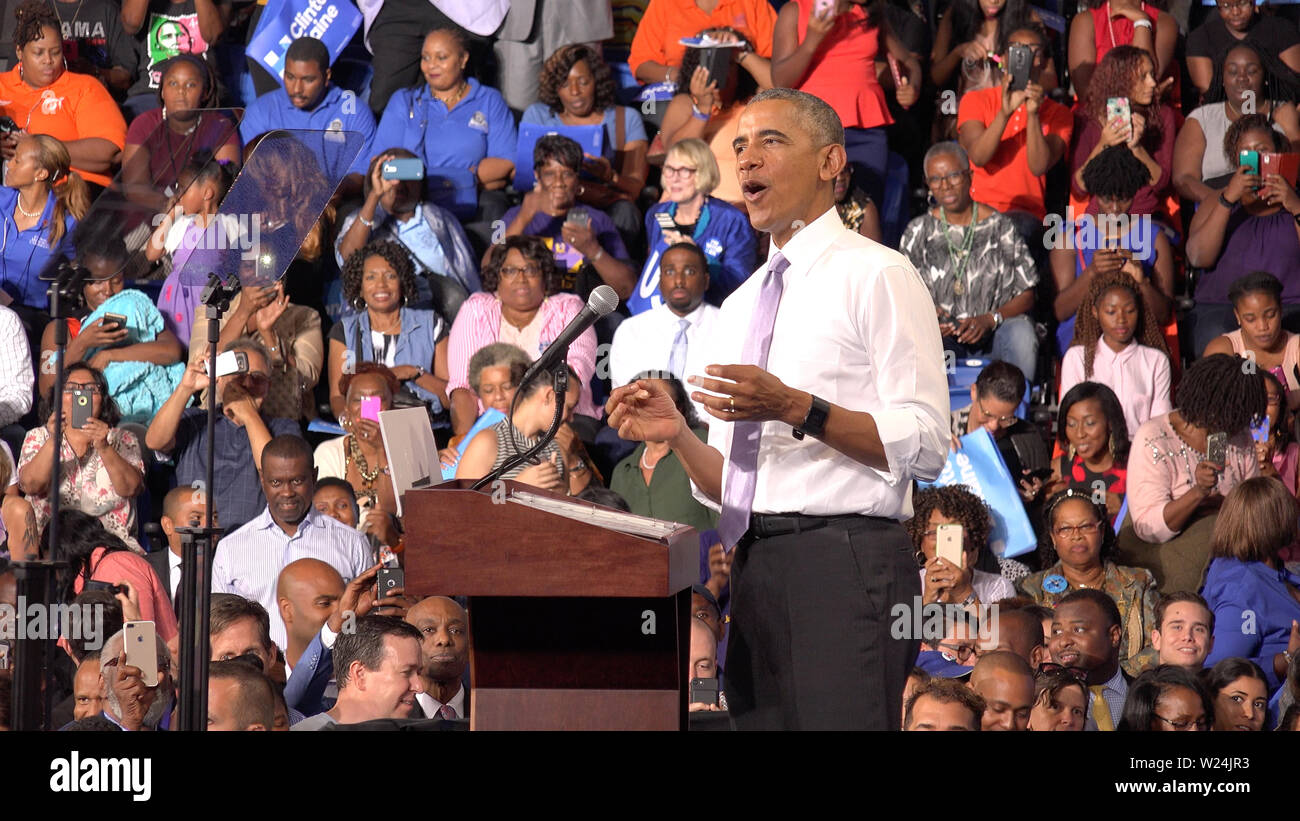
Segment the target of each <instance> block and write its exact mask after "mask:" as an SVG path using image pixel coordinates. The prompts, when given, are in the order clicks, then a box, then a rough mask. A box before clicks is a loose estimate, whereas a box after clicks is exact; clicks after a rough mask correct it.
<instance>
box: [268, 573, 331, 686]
mask: <svg viewBox="0 0 1300 821" xmlns="http://www.w3.org/2000/svg"><path fill="white" fill-rule="evenodd" d="M342 595H343V577H342V576H340V575H339V572H338V571H337V570H335V569H334V568H333V567H332V566H330V565H329V564H327V563H326V562H322V561H321V560H320V559H298V560H297V561H293V562H289V564H287V565H285V566H284V570H281V571H280V577H279V578H278V579H277V580H276V584H275V596H276V603H277V605H278V606H279V608H280V618H281V619H282V620H283V621H284V628H285V632H286V634H287V636H288V646H287V647H286V648H285V651H284V658H285V661H286V662H288V664H289V667H290V668H291V669H292V668H293V667H294V666H295V665H296V664H297V663H298V659H300V658H302V654H303V651H305V650H306V649H307V645H309V644H311V640H312V639H314V638H315V637H316V634H317V633H319V632H320V629H321V625H323V624H325V622H326V621H327V620H328V619H329V617H330V613H331V612H333V610H334V603H335V602H337V601H338V600H339V598H340V597H341V596H342Z"/></svg>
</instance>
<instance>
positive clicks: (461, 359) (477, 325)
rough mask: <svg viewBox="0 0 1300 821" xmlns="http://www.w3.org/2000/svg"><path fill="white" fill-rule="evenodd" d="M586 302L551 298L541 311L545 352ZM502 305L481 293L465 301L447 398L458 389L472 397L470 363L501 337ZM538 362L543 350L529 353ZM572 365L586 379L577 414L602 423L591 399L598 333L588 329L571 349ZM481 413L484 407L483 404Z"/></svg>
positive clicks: (450, 348)
mask: <svg viewBox="0 0 1300 821" xmlns="http://www.w3.org/2000/svg"><path fill="white" fill-rule="evenodd" d="M582 306H583V302H582V300H581V299H580V298H579V297H578V296H577V295H576V294H555V295H553V296H549V297H547V298H546V299H545V300H544V301H543V302H542V307H541V308H540V309H539V310H540V311H541V315H542V332H541V348H543V349H544V348H545V347H546V346H547V345H549V344H551V342H552V341H554V339H555V338H556V337H557V336H559V335H560V332H561V331H563V330H564V326H566V325H568V324H569V322H570V320H572V319H573V318H574V317H575V316H577V315H578V313H579V312H580V311H581V310H582ZM501 321H502V320H501V301H500V300H499V299H497V297H496V294H490V293H477V294H473V295H471V296H470V298H469V299H467V300H465V304H463V305H461V306H460V312H459V313H457V314H456V322H455V324H453V325H452V326H451V339H450V340H449V341H448V343H447V359H448V363H447V365H448V369H449V371H450V377H451V378H450V380H449V381H448V382H447V394H448V395H449V396H450V395H451V392H452V391H454V390H456V389H457V388H464V389H465V390H467V391H470V392H471V393H472V392H473V390H472V389H471V388H470V386H469V359H470V357H471V356H473V355H474V354H475V353H476V352H477V351H478V350H479V349H480V348H482V347H483V346H484V345H491V344H492V343H493V342H496V341H497V340H498V338H499V337H500V336H501ZM527 353H528V355H529V356H530V357H532V358H533V359H536V358H537V357H538V355H539V354H541V351H540V350H536V351H528V352H527ZM569 365H571V366H572V367H573V369H574V370H575V371H577V372H578V376H579V377H581V378H582V393H581V394H580V395H579V397H578V406H577V408H575V409H574V410H575V412H577V413H582V414H586V415H588V416H594V417H595V418H597V419H599V418H600V416H601V413H600V409H599V408H597V407H596V403H595V401H594V400H593V399H592V398H591V375H592V374H593V373H595V371H596V332H595V331H594V330H593V329H591V328H588V329H587V330H586V331H584V332H583V333H582V335H581V336H579V337H578V338H577V340H575V341H574V343H573V346H572V347H570V348H569ZM478 409H479V413H482V412H483V404H482V403H481V402H480V403H479V407H478Z"/></svg>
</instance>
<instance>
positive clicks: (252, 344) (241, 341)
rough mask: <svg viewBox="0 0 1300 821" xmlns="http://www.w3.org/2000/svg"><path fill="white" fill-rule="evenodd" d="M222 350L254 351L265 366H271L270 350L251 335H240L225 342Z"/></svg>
mask: <svg viewBox="0 0 1300 821" xmlns="http://www.w3.org/2000/svg"><path fill="white" fill-rule="evenodd" d="M223 350H224V351H227V352H228V351H243V352H244V353H255V354H257V355H258V356H260V357H262V361H263V362H265V363H266V366H267V367H268V368H269V367H271V352H270V351H268V350H267V349H266V346H265V345H263V344H262V340H260V339H257V338H255V337H251V336H241V337H239V338H238V339H235V340H232V341H230V342H228V343H226V347H225V348H223Z"/></svg>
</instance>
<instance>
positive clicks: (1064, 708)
mask: <svg viewBox="0 0 1300 821" xmlns="http://www.w3.org/2000/svg"><path fill="white" fill-rule="evenodd" d="M1087 717H1088V690H1087V687H1086V686H1085V684H1084V679H1081V678H1078V677H1076V676H1075V675H1074V674H1073V673H1071V672H1070V671H1069V670H1066V669H1063V668H1056V669H1049V670H1042V671H1040V672H1039V673H1038V675H1036V676H1035V677H1034V706H1033V708H1032V709H1031V710H1030V711H1029V725H1028V729H1029V730H1031V731H1034V732H1058V731H1064V732H1081V731H1082V730H1083V727H1084V724H1085V723H1086V721H1087Z"/></svg>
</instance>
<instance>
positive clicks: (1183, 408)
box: [1119, 354, 1268, 592]
mask: <svg viewBox="0 0 1300 821" xmlns="http://www.w3.org/2000/svg"><path fill="white" fill-rule="evenodd" d="M1267 406H1268V394H1267V393H1266V390H1265V387H1264V382H1263V380H1261V379H1260V378H1259V377H1258V376H1257V375H1256V373H1255V371H1254V368H1252V367H1249V363H1248V362H1247V360H1245V359H1241V358H1240V357H1236V356H1228V355H1227V354H1214V355H1213V356H1207V357H1205V358H1204V359H1202V360H1200V361H1199V362H1197V363H1196V364H1195V365H1193V366H1192V367H1191V368H1189V369H1188V370H1187V372H1186V373H1185V374H1183V380H1182V383H1181V384H1180V385H1179V387H1178V406H1177V407H1176V408H1175V409H1174V410H1172V411H1170V412H1169V413H1166V414H1162V415H1160V416H1155V417H1152V418H1151V419H1149V420H1147V422H1146V423H1145V424H1143V425H1142V426H1141V427H1140V428H1138V429H1137V433H1135V434H1134V436H1133V450H1132V452H1131V453H1130V455H1129V461H1128V505H1129V519H1128V521H1127V523H1126V524H1125V525H1124V527H1123V529H1121V530H1120V533H1119V546H1120V549H1121V555H1122V557H1123V559H1124V560H1125V561H1126V563H1128V564H1133V565H1137V566H1139V567H1145V568H1148V569H1149V570H1151V571H1152V572H1153V573H1155V575H1156V578H1157V580H1159V582H1160V589H1161V591H1162V592H1171V591H1175V590H1196V589H1198V588H1199V587H1200V585H1201V576H1202V574H1203V573H1204V571H1205V566H1206V562H1207V561H1208V559H1209V555H1210V536H1211V533H1212V532H1213V529H1214V519H1215V516H1216V515H1217V513H1218V509H1219V505H1220V504H1222V502H1223V497H1225V496H1227V495H1228V493H1230V492H1231V491H1232V489H1233V488H1235V487H1236V486H1237V485H1239V484H1241V483H1242V482H1243V481H1245V480H1246V479H1249V478H1251V477H1253V476H1258V475H1259V462H1258V460H1257V459H1256V457H1255V448H1254V445H1253V443H1252V441H1251V437H1250V430H1249V426H1250V424H1251V420H1252V419H1254V418H1256V417H1258V416H1262V415H1263V414H1264V412H1265V410H1266V409H1267ZM1214 434H1222V435H1224V436H1225V437H1226V446H1225V448H1224V453H1223V456H1222V461H1221V462H1218V463H1216V462H1212V461H1210V456H1211V454H1210V453H1209V452H1208V451H1209V440H1210V437H1211V436H1212V435H1214Z"/></svg>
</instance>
